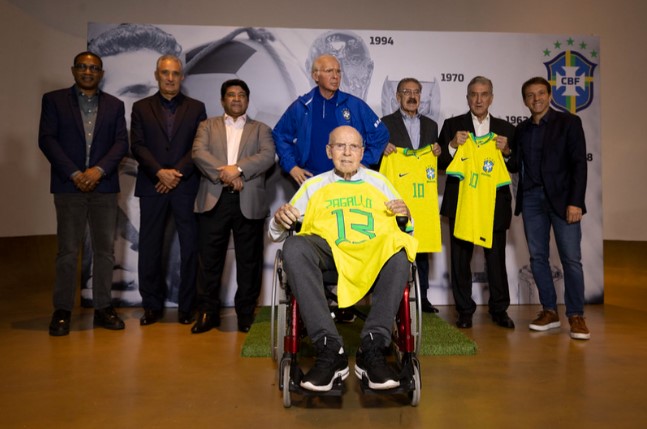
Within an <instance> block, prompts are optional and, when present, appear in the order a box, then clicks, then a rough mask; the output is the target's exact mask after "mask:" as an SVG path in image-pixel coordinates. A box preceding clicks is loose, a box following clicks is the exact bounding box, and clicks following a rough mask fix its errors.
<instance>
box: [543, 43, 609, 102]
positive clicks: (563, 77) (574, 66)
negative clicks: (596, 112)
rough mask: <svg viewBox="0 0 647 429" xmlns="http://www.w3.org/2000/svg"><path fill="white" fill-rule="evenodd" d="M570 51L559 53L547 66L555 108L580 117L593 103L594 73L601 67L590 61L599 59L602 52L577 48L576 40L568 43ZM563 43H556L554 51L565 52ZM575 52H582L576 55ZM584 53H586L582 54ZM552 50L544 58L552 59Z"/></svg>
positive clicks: (582, 45) (585, 47)
mask: <svg viewBox="0 0 647 429" xmlns="http://www.w3.org/2000/svg"><path fill="white" fill-rule="evenodd" d="M565 44H566V48H567V50H565V51H561V52H559V53H557V55H556V56H555V57H554V58H553V59H552V60H550V61H548V62H546V63H544V65H545V66H546V69H547V71H548V81H549V82H550V84H551V86H552V92H553V99H552V102H551V104H552V105H553V107H555V108H556V109H559V110H564V111H567V112H571V113H577V112H579V111H580V110H584V109H586V108H587V107H589V105H590V104H591V102H592V101H593V88H594V85H593V82H594V81H593V71H594V70H595V67H596V66H597V64H596V63H593V62H591V61H590V60H589V59H587V58H586V55H588V56H590V57H591V58H597V57H598V51H597V50H595V49H589V46H588V45H587V44H586V43H585V42H581V43H579V44H577V45H576V44H575V41H574V40H573V39H572V38H569V39H568V40H567V41H566V42H565ZM562 45H563V43H562V42H559V41H557V42H555V43H554V44H553V47H554V49H556V50H559V49H562ZM572 48H576V49H577V48H579V49H580V51H575V50H573V49H572ZM582 52H584V53H582ZM551 55H552V52H551V51H550V50H549V49H545V50H544V56H545V57H548V56H551Z"/></svg>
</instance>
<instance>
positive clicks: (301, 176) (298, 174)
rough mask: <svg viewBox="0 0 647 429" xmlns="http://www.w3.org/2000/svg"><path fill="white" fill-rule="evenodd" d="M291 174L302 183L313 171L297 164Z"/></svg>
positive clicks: (298, 182)
mask: <svg viewBox="0 0 647 429" xmlns="http://www.w3.org/2000/svg"><path fill="white" fill-rule="evenodd" d="M290 176H292V178H293V179H294V180H295V181H296V182H297V184H299V185H301V184H302V183H303V182H305V181H306V180H307V179H308V177H312V173H311V172H309V171H308V170H304V169H303V168H301V167H299V166H296V165H295V166H294V167H293V168H292V170H290Z"/></svg>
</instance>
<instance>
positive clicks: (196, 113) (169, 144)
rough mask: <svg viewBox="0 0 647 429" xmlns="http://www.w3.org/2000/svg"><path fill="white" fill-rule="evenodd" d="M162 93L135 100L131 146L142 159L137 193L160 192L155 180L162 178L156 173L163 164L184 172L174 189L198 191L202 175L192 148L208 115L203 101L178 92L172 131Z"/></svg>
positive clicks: (137, 157)
mask: <svg viewBox="0 0 647 429" xmlns="http://www.w3.org/2000/svg"><path fill="white" fill-rule="evenodd" d="M160 97H161V95H160V94H159V92H157V93H156V94H153V95H152V96H150V97H146V98H144V99H142V100H139V101H137V102H136V103H134V104H133V109H132V115H131V121H130V144H131V146H130V149H131V152H132V154H133V156H134V157H135V159H136V160H137V162H138V163H139V167H138V169H137V183H136V185H135V195H136V196H138V197H150V196H156V195H160V194H159V193H158V192H157V191H156V190H155V184H156V183H157V182H159V179H158V178H157V176H155V174H157V172H158V171H159V170H160V169H163V168H173V169H176V170H178V171H179V172H180V173H182V180H181V181H180V184H179V185H178V186H177V188H175V189H174V190H173V192H179V193H183V194H188V195H196V194H197V193H198V186H199V184H200V175H199V171H198V170H197V169H196V168H195V164H194V163H193V160H192V158H191V148H192V146H193V139H194V137H195V133H196V130H197V129H198V125H200V122H202V121H204V120H205V119H207V112H206V109H205V106H204V103H203V102H201V101H198V100H194V99H193V98H190V97H187V96H185V95H184V94H182V93H180V94H178V95H177V96H176V99H177V103H178V105H177V110H176V111H175V120H174V122H173V130H172V132H171V134H170V135H169V134H168V131H167V129H166V120H165V118H164V115H165V114H164V108H163V107H162V104H161V102H160Z"/></svg>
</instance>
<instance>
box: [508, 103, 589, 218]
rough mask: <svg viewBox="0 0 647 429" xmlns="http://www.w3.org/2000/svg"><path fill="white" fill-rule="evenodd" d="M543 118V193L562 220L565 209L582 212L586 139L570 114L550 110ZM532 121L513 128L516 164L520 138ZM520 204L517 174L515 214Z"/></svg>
mask: <svg viewBox="0 0 647 429" xmlns="http://www.w3.org/2000/svg"><path fill="white" fill-rule="evenodd" d="M544 119H545V124H544V126H545V127H546V129H545V130H544V141H543V147H542V153H541V179H542V181H543V183H544V191H545V192H546V195H547V197H548V200H549V201H550V204H551V206H552V208H553V210H555V212H556V213H557V215H558V216H560V217H562V218H566V207H567V206H575V207H580V208H581V209H582V213H583V214H584V213H586V205H585V202H584V198H585V194H586V180H587V160H586V140H585V138H584V129H583V128H582V120H581V119H580V118H579V117H578V116H576V115H572V114H570V113H566V112H558V111H556V110H553V109H552V108H551V109H549V111H548V112H547V113H546V115H545V116H544V117H543V118H542V120H544ZM531 121H532V118H529V119H527V120H525V121H524V122H522V123H520V124H519V125H518V126H517V132H516V135H517V140H516V142H517V144H516V146H517V147H516V148H515V149H516V150H514V149H513V156H514V157H515V160H516V162H517V163H518V165H520V166H521V165H522V164H521V163H522V160H523V151H524V147H523V144H522V143H523V140H524V139H523V137H524V135H525V133H526V132H527V131H528V128H529V127H530V126H531ZM522 202H523V174H520V175H519V186H518V188H517V203H516V206H515V214H517V215H518V214H519V213H521V207H522Z"/></svg>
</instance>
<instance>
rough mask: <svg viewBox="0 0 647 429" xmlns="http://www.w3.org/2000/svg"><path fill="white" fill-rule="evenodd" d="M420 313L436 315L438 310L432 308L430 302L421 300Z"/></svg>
mask: <svg viewBox="0 0 647 429" xmlns="http://www.w3.org/2000/svg"><path fill="white" fill-rule="evenodd" d="M421 308H422V312H423V313H438V309H437V308H436V307H434V306H433V305H432V304H431V302H429V301H427V300H426V299H423V300H422V305H421Z"/></svg>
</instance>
